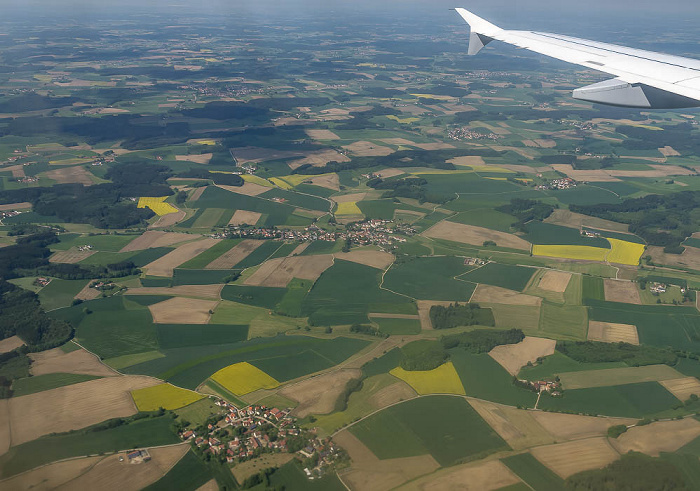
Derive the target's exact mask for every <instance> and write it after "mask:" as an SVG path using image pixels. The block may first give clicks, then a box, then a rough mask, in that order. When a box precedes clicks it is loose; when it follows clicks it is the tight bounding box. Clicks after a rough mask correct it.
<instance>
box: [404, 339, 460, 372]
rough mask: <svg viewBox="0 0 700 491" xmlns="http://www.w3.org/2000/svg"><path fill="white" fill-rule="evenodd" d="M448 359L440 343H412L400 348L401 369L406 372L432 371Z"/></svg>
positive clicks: (426, 341)
mask: <svg viewBox="0 0 700 491" xmlns="http://www.w3.org/2000/svg"><path fill="white" fill-rule="evenodd" d="M448 357H449V355H448V353H447V351H446V350H445V348H444V347H443V345H442V343H441V342H440V341H430V340H427V339H424V340H420V341H413V342H412V343H408V344H406V345H405V346H402V347H401V368H403V369H404V370H408V371H415V370H420V371H425V370H433V369H434V368H437V367H439V366H440V365H442V364H443V363H445V361H446V360H447V358H448Z"/></svg>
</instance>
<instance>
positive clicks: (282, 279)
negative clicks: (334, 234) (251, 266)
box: [245, 254, 333, 288]
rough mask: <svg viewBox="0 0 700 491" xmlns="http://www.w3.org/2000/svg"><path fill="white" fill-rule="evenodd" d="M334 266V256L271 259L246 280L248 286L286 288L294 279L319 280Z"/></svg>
mask: <svg viewBox="0 0 700 491" xmlns="http://www.w3.org/2000/svg"><path fill="white" fill-rule="evenodd" d="M332 265H333V256H331V255H329V254H321V255H317V256H294V257H280V258H276V259H270V260H269V261H266V262H265V263H263V265H262V266H260V268H259V269H258V270H257V271H256V272H255V273H253V274H252V275H251V276H250V278H248V279H247V280H245V284H246V285H251V286H270V287H278V288H284V287H286V286H287V284H288V283H289V282H290V281H292V278H300V279H303V280H313V281H315V280H317V279H318V277H319V276H321V273H323V272H324V271H325V270H326V269H328V268H330V267H331V266H332Z"/></svg>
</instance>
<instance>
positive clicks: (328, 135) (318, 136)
mask: <svg viewBox="0 0 700 491" xmlns="http://www.w3.org/2000/svg"><path fill="white" fill-rule="evenodd" d="M305 131H306V134H307V135H309V138H313V139H314V140H340V137H339V136H338V135H336V134H335V133H333V132H332V131H331V130H310V129H309V130H305ZM239 482H240V481H239Z"/></svg>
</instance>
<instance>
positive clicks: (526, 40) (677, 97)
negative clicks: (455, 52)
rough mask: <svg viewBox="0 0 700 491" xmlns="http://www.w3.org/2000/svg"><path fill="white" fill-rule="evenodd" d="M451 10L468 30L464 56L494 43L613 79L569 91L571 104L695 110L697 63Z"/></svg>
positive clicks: (699, 101) (699, 81)
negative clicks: (509, 27) (495, 22)
mask: <svg viewBox="0 0 700 491" xmlns="http://www.w3.org/2000/svg"><path fill="white" fill-rule="evenodd" d="M455 10H456V11H457V13H459V15H461V16H462V18H463V19H464V20H465V21H466V22H467V24H469V26H470V27H471V34H470V38H469V51H468V54H470V55H475V54H477V53H478V52H479V51H481V49H482V48H483V47H484V46H486V45H487V44H488V43H490V42H491V41H494V40H496V41H502V42H505V43H508V44H512V45H514V46H517V47H519V48H524V49H527V50H530V51H534V52H536V53H540V54H543V55H546V56H550V57H552V58H557V59H559V60H563V61H567V62H569V63H574V64H577V65H582V66H585V67H588V68H592V69H594V70H598V71H601V72H605V73H609V74H611V75H614V76H615V77H616V78H614V79H611V80H606V81H605V82H600V83H597V84H593V85H589V86H587V87H582V88H580V89H576V90H574V93H573V97H574V98H575V99H580V100H584V101H589V102H597V103H601V104H609V105H613V106H624V107H640V108H646V109H675V108H682V107H698V106H700V60H694V59H691V58H684V57H681V56H672V55H666V54H661V53H655V52H653V51H645V50H640V49H633V48H626V47H624V46H617V45H614V44H606V43H599V42H596V41H589V40H587V39H579V38H574V37H569V36H562V35H559V34H549V33H544V32H534V31H510V30H506V29H501V28H500V27H498V26H495V25H493V24H491V23H490V22H488V21H486V20H484V19H482V18H481V17H479V16H477V15H474V14H473V13H471V12H469V11H468V10H465V9H463V8H457V9H455Z"/></svg>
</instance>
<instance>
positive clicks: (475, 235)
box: [423, 220, 530, 251]
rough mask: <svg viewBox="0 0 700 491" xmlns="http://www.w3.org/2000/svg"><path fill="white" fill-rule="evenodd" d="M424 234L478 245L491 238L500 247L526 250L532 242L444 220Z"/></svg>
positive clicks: (503, 233) (511, 235) (515, 236)
mask: <svg viewBox="0 0 700 491" xmlns="http://www.w3.org/2000/svg"><path fill="white" fill-rule="evenodd" d="M423 235H424V236H426V237H431V238H434V239H444V240H451V241H453V242H462V243H464V244H471V245H476V246H481V245H483V243H484V242H485V241H487V240H490V241H493V242H495V243H496V245H498V246H499V247H508V248H511V249H522V250H525V251H529V250H530V243H529V242H528V241H526V240H524V239H521V238H520V237H518V236H517V235H513V234H508V233H505V232H498V231H496V230H491V229H488V228H483V227H475V226H473V225H464V224H461V223H454V222H448V221H444V220H443V221H442V222H440V223H438V224H436V225H433V226H432V227H430V228H429V229H428V230H426V231H425V232H423Z"/></svg>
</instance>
